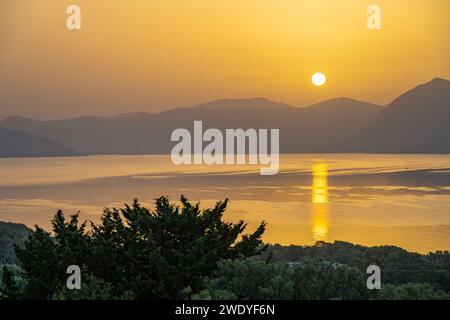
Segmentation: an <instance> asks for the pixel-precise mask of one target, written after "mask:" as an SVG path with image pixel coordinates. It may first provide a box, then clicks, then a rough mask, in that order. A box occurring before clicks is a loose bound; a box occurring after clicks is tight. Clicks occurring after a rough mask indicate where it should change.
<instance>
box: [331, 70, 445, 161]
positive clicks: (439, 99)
mask: <svg viewBox="0 0 450 320" xmlns="http://www.w3.org/2000/svg"><path fill="white" fill-rule="evenodd" d="M339 150H341V151H352V152H377V153H379V152H383V153H450V81H448V80H445V79H439V78H436V79H434V80H432V81H431V82H428V83H425V84H422V85H419V86H417V87H415V88H414V89H412V90H410V91H408V92H406V93H404V94H402V95H401V96H400V97H398V98H397V99H395V100H394V101H393V102H392V103H391V104H390V105H389V106H387V107H386V108H385V109H384V110H383V111H382V112H380V113H379V114H378V115H377V116H376V117H375V118H374V119H373V120H372V121H371V122H370V123H369V124H367V125H366V126H365V127H363V128H362V129H361V130H359V131H358V132H357V133H356V134H355V135H354V136H353V137H352V139H350V140H348V141H346V142H345V143H343V144H342V145H341V146H340V148H339Z"/></svg>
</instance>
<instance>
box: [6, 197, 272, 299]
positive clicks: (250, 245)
mask: <svg viewBox="0 0 450 320" xmlns="http://www.w3.org/2000/svg"><path fill="white" fill-rule="evenodd" d="M227 203H228V200H225V201H219V202H217V203H216V205H215V206H214V207H213V208H208V209H204V210H201V209H200V204H199V203H196V204H191V203H190V202H189V201H188V199H187V198H185V197H184V196H182V197H181V206H176V205H174V204H172V203H170V202H169V200H168V198H167V197H160V198H157V199H156V200H155V209H154V210H149V209H147V208H144V207H142V206H141V205H140V204H139V202H138V201H137V200H135V201H134V202H133V203H132V204H131V205H125V207H124V208H123V209H116V208H111V209H106V210H105V211H104V213H103V215H102V217H101V222H100V223H99V224H98V225H96V224H94V223H92V222H91V228H90V230H87V228H86V223H85V222H84V223H81V224H80V223H79V222H78V214H76V215H72V216H71V217H70V220H69V221H66V219H65V217H64V215H63V213H62V211H58V212H57V214H56V215H55V218H54V219H53V221H52V225H53V232H52V234H49V233H47V232H45V231H44V230H42V229H40V228H39V227H36V230H35V231H34V232H33V234H32V235H30V237H29V238H28V239H27V241H26V242H25V244H24V247H23V248H19V247H16V248H15V249H16V254H17V256H18V258H19V260H20V263H21V266H22V268H23V270H24V274H23V276H24V278H25V279H26V280H27V286H26V289H25V294H26V297H27V298H31V299H49V298H51V297H52V296H54V294H55V293H61V294H60V295H59V296H60V297H61V296H63V297H68V296H69V295H67V294H66V292H65V291H64V286H65V280H66V278H67V276H68V275H67V274H66V269H67V267H68V266H69V265H78V266H79V267H80V269H81V270H82V273H83V274H86V275H90V277H92V279H96V280H95V281H97V280H99V281H100V282H99V281H97V282H95V281H94V282H95V283H96V284H99V283H101V286H100V287H102V286H103V285H105V286H106V287H107V290H106V291H105V290H103V289H104V288H103V289H102V290H101V294H102V295H104V294H105V292H110V294H111V295H112V296H113V297H122V296H124V295H127V296H128V295H129V294H130V293H131V295H132V296H133V297H135V298H137V299H163V298H167V299H169V298H172V299H173V298H182V297H183V290H184V289H185V288H186V287H190V288H191V289H192V290H193V291H194V292H197V291H199V290H200V289H201V283H202V279H203V278H204V277H207V276H211V275H212V274H213V273H214V271H215V270H216V269H217V264H218V262H219V261H220V260H222V259H232V260H233V259H237V258H238V257H250V256H254V255H257V254H259V253H260V252H261V251H263V250H265V248H266V246H264V245H263V243H262V240H261V237H262V235H263V233H264V231H265V227H266V224H265V223H264V222H262V223H261V224H260V226H259V227H258V228H257V229H256V231H255V232H254V233H252V234H243V232H244V231H245V229H246V224H245V223H244V222H243V221H240V222H238V223H228V222H224V221H223V220H222V219H223V214H224V212H225V209H226V207H227Z"/></svg>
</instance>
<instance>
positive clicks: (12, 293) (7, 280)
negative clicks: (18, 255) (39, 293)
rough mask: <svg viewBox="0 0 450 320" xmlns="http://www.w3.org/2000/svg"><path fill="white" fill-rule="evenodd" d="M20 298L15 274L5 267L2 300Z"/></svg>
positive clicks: (1, 290) (1, 291)
mask: <svg viewBox="0 0 450 320" xmlns="http://www.w3.org/2000/svg"><path fill="white" fill-rule="evenodd" d="M17 297H18V290H17V286H16V281H15V279H14V273H13V272H12V271H11V270H9V268H8V267H7V266H6V265H4V266H3V268H2V282H1V286H0V298H1V299H9V300H14V299H16V298H17Z"/></svg>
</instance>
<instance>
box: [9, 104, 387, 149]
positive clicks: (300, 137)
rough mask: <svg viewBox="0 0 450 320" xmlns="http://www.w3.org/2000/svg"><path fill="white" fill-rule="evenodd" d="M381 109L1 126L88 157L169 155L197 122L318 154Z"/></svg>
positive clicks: (273, 107)
mask: <svg viewBox="0 0 450 320" xmlns="http://www.w3.org/2000/svg"><path fill="white" fill-rule="evenodd" d="M380 110H381V107H379V106H376V105H373V104H370V103H366V102H361V101H357V100H352V99H347V98H339V99H333V100H328V101H324V102H321V103H319V104H316V105H313V106H310V107H307V108H297V107H293V106H290V105H288V104H284V103H278V102H273V101H270V100H267V99H263V98H255V99H223V100H216V101H211V102H208V103H205V104H201V105H198V106H195V107H192V108H177V109H171V110H167V111H164V112H161V113H157V114H151V113H144V112H138V113H130V114H121V115H117V116H114V117H91V116H83V117H79V118H74V119H66V120H52V121H38V120H32V119H27V118H23V117H9V118H7V119H5V120H4V121H2V122H1V123H0V126H1V127H4V128H9V129H15V130H21V131H26V132H29V133H32V134H36V135H39V136H43V137H47V138H51V139H54V140H57V141H59V142H61V143H62V144H64V145H67V146H69V147H71V148H73V149H75V150H78V151H80V152H83V153H87V154H143V153H169V152H170V151H171V149H172V147H173V145H174V144H173V143H171V142H170V136H171V133H172V131H173V130H174V129H176V128H188V129H192V126H193V122H194V120H202V121H203V126H204V129H207V128H219V129H226V128H243V129H248V128H257V129H258V128H269V129H272V128H274V129H276V128H278V129H280V139H281V141H280V146H281V149H280V150H281V152H284V153H296V152H318V151H324V146H325V145H328V144H329V143H333V142H334V141H339V140H343V139H346V138H348V137H349V136H351V135H352V134H353V133H355V132H356V131H357V130H359V129H361V128H362V127H363V126H364V125H365V124H366V123H368V122H369V121H370V120H371V119H373V117H374V116H375V114H377V113H378V112H379V111H380Z"/></svg>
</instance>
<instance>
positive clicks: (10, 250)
mask: <svg viewBox="0 0 450 320" xmlns="http://www.w3.org/2000/svg"><path fill="white" fill-rule="evenodd" d="M32 232H33V230H31V229H28V228H27V227H26V226H25V225H23V224H16V223H9V222H2V221H0V264H2V263H4V264H8V263H11V264H16V263H18V262H19V261H18V260H17V257H16V255H15V253H14V244H17V245H20V244H23V242H24V241H25V239H26V238H27V237H28V236H29V235H30V234H31V233H32Z"/></svg>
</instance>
